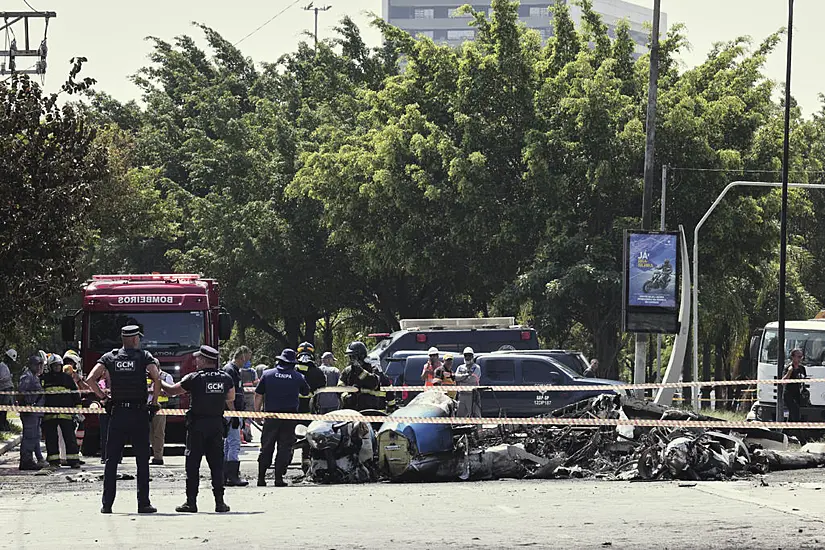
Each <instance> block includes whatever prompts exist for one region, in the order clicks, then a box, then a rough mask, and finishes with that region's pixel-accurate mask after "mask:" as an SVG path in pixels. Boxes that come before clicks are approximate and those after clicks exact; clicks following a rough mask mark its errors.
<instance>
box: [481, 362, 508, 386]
mask: <svg viewBox="0 0 825 550" xmlns="http://www.w3.org/2000/svg"><path fill="white" fill-rule="evenodd" d="M481 372H482V373H483V376H484V378H486V379H487V380H489V381H491V382H515V381H516V362H515V360H513V359H488V360H487V361H485V362H484V366H483V368H482V369H481Z"/></svg>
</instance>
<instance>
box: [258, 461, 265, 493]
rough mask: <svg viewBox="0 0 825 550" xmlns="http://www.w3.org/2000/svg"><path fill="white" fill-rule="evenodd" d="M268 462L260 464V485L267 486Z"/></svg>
mask: <svg viewBox="0 0 825 550" xmlns="http://www.w3.org/2000/svg"><path fill="white" fill-rule="evenodd" d="M266 470H267V465H266V464H260V463H259V464H258V487H266Z"/></svg>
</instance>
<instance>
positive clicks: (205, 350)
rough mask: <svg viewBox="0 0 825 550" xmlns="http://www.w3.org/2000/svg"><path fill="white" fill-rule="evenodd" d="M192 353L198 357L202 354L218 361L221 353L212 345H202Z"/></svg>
mask: <svg viewBox="0 0 825 550" xmlns="http://www.w3.org/2000/svg"><path fill="white" fill-rule="evenodd" d="M192 355H193V356H195V357H198V356H199V355H201V356H203V357H205V358H207V359H211V360H212V361H217V360H218V358H219V357H220V354H219V353H218V350H216V349H215V348H213V347H212V346H201V347H200V349H199V350H198V351H196V352H195V353H193V354H192Z"/></svg>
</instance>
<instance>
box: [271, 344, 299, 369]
mask: <svg viewBox="0 0 825 550" xmlns="http://www.w3.org/2000/svg"><path fill="white" fill-rule="evenodd" d="M276 359H277V360H278V361H280V362H281V363H288V364H290V365H294V364H295V363H297V361H296V360H295V350H294V349H290V348H285V349H284V351H282V352H281V355H279V356H278V357H276Z"/></svg>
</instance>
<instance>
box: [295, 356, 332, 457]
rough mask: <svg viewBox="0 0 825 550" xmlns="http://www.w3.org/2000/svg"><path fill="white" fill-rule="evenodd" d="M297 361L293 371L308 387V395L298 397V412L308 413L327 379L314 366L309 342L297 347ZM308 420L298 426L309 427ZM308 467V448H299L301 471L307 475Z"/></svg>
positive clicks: (313, 407) (312, 409)
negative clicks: (300, 375) (300, 376)
mask: <svg viewBox="0 0 825 550" xmlns="http://www.w3.org/2000/svg"><path fill="white" fill-rule="evenodd" d="M297 356H298V357H297V361H298V363H297V364H296V365H295V370H296V371H297V372H299V373H301V374H303V375H304V378H305V379H306V381H307V385H309V394H307V395H299V396H298V399H299V401H298V412H299V413H310V412H313V411H314V410H315V408H316V407H315V392H316V391H317V390H318V389H319V388H323V387H324V386H326V385H327V377H326V375H325V374H324V371H322V370H321V369H319V368H318V366H317V365H316V364H315V346H313V345H312V343H310V342H303V343H302V344H301V345H299V346H298V350H297ZM309 423H310V421H309V420H299V421H298V424H300V425H304V426H309ZM309 466H310V458H309V446H307V445H303V446H302V447H301V469H302V470H303V471H304V473H307V471H308V470H309Z"/></svg>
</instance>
